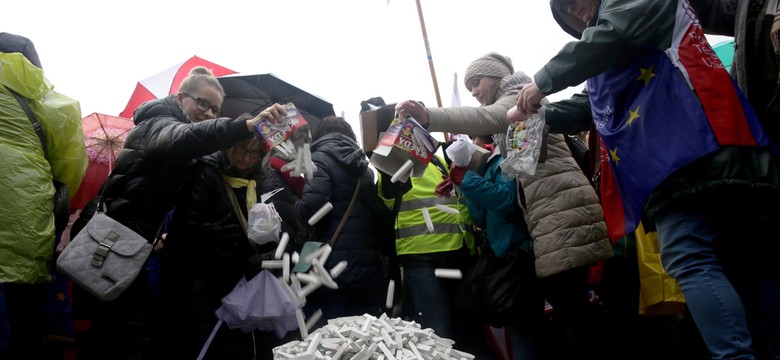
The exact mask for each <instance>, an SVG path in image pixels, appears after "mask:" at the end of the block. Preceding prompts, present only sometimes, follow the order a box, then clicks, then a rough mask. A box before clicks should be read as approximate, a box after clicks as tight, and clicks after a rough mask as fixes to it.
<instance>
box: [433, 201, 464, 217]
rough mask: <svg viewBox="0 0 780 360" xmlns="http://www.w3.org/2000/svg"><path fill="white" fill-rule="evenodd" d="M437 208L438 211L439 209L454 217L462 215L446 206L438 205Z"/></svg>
mask: <svg viewBox="0 0 780 360" xmlns="http://www.w3.org/2000/svg"><path fill="white" fill-rule="evenodd" d="M435 206H436V208H437V209H439V210H441V211H443V212H446V213H449V214H452V215H458V214H460V211H458V209H454V208H451V207H449V206H444V205H442V204H436V205H435Z"/></svg>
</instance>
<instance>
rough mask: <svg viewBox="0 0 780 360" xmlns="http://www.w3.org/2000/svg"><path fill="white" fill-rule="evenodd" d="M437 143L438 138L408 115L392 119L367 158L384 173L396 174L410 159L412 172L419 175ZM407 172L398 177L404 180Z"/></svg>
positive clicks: (426, 165) (422, 172)
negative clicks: (369, 157)
mask: <svg viewBox="0 0 780 360" xmlns="http://www.w3.org/2000/svg"><path fill="white" fill-rule="evenodd" d="M438 145H439V143H438V141H436V139H434V138H433V137H432V136H431V134H429V133H428V131H426V130H425V129H424V128H423V127H422V126H420V124H419V123H417V121H415V120H414V119H412V118H411V117H407V118H406V119H404V120H403V121H400V120H399V119H395V120H393V121H392V122H391V123H390V127H388V129H387V131H386V132H385V133H384V135H382V138H381V140H380V141H379V144H378V145H377V146H376V148H375V149H374V152H373V154H371V159H370V162H371V164H372V165H374V167H376V168H377V169H378V170H380V171H382V172H384V173H385V174H389V175H395V173H396V172H397V171H398V170H399V169H401V168H402V167H403V165H404V164H405V163H406V162H407V160H410V161H411V162H412V169H411V176H413V177H421V176H423V174H424V173H425V169H426V168H427V167H428V163H429V162H430V161H431V158H432V157H433V153H434V152H435V151H436V148H437V147H438ZM409 175H410V174H402V176H400V177H399V178H398V180H400V181H403V182H405V181H406V180H407V179H408V178H409Z"/></svg>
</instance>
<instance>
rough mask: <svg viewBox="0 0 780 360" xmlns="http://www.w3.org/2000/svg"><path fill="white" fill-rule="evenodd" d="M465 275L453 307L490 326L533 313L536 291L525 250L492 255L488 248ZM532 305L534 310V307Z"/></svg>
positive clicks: (529, 255) (528, 253)
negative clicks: (456, 306) (455, 305)
mask: <svg viewBox="0 0 780 360" xmlns="http://www.w3.org/2000/svg"><path fill="white" fill-rule="evenodd" d="M480 250H481V255H480V256H479V257H478V258H477V260H476V262H475V263H474V264H473V265H472V267H471V268H470V269H469V270H468V271H466V272H465V274H464V275H463V280H461V283H460V285H459V288H458V290H457V292H456V298H455V299H456V300H455V301H456V304H457V305H458V306H459V307H460V308H462V309H464V310H465V311H467V312H468V313H469V314H471V315H472V316H474V317H476V318H477V319H480V320H482V321H484V322H486V323H488V324H489V325H491V326H494V327H503V326H506V325H510V324H513V323H516V322H517V321H518V319H523V318H526V317H528V316H529V315H531V314H533V312H534V311H533V309H536V308H538V306H541V303H539V304H535V303H534V299H535V297H534V296H533V294H535V293H537V292H538V286H539V285H538V282H539V281H538V279H537V278H536V272H535V270H534V255H533V251H532V250H530V251H529V249H525V250H524V249H515V250H513V251H510V252H509V253H508V254H505V255H503V256H495V254H494V253H493V251H492V250H491V249H490V246H482V247H480ZM535 306H536V307H535Z"/></svg>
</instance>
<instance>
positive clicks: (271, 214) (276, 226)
mask: <svg viewBox="0 0 780 360" xmlns="http://www.w3.org/2000/svg"><path fill="white" fill-rule="evenodd" d="M248 218H249V219H248V220H247V222H248V224H247V225H248V232H249V233H248V234H247V236H248V237H249V239H250V240H252V241H254V242H255V243H257V244H258V245H264V244H267V243H269V242H279V233H280V232H281V229H282V218H281V216H279V213H277V212H276V208H274V204H264V203H257V204H255V205H254V206H252V209H250V210H249V216H248Z"/></svg>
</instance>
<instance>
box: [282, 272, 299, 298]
mask: <svg viewBox="0 0 780 360" xmlns="http://www.w3.org/2000/svg"><path fill="white" fill-rule="evenodd" d="M279 283H281V284H282V289H284V292H286V293H287V296H288V297H289V298H290V300H291V301H292V302H293V304H299V303H300V302H301V301H300V299H298V295H295V292H294V291H293V290H292V289H290V286H288V285H287V282H286V281H284V279H281V278H279Z"/></svg>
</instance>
